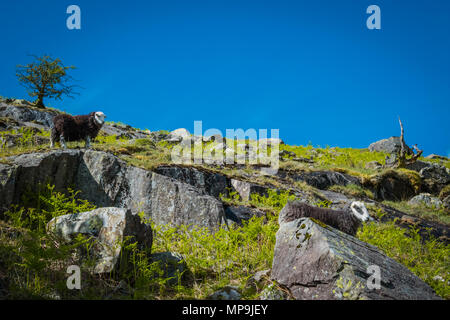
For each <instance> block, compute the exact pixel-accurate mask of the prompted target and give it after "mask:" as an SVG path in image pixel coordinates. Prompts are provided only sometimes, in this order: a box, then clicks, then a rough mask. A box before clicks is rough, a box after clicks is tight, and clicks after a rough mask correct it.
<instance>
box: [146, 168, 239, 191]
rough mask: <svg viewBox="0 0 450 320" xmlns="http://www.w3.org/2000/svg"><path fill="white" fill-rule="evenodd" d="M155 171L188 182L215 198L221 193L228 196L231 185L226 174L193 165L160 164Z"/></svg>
mask: <svg viewBox="0 0 450 320" xmlns="http://www.w3.org/2000/svg"><path fill="white" fill-rule="evenodd" d="M155 172H156V173H159V174H161V175H163V176H167V177H171V178H173V179H175V180H178V181H181V182H183V183H187V184H190V185H192V186H194V187H196V188H197V189H199V190H202V191H204V192H205V193H206V194H209V195H210V196H213V197H216V198H219V197H220V195H221V194H222V195H224V196H228V194H229V188H230V187H231V183H230V179H229V178H227V177H226V176H224V175H221V174H218V173H215V172H210V171H206V170H199V169H197V168H194V167H180V166H160V167H158V168H156V169H155Z"/></svg>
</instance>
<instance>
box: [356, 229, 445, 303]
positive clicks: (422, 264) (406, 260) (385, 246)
mask: <svg viewBox="0 0 450 320" xmlns="http://www.w3.org/2000/svg"><path fill="white" fill-rule="evenodd" d="M357 237H358V238H359V239H360V240H362V241H365V242H367V243H370V244H372V245H374V246H376V247H378V248H380V249H381V250H382V251H383V252H384V253H385V254H386V255H387V256H388V257H391V258H393V259H394V260H396V261H397V262H399V263H401V264H403V265H404V266H406V267H407V268H408V269H409V270H411V272H413V273H414V274H415V275H417V276H418V277H419V278H421V279H422V280H423V281H425V282H426V283H428V284H429V285H430V286H431V287H432V288H433V289H434V290H435V291H436V293H437V294H438V295H440V296H441V297H443V298H445V299H450V286H449V285H448V283H449V281H450V245H445V244H443V243H441V242H438V241H437V240H435V239H432V238H431V239H430V240H427V241H423V239H421V237H420V236H419V233H418V230H409V231H407V230H405V229H403V228H400V227H398V226H396V225H395V223H394V222H393V221H391V222H389V223H380V224H378V223H374V222H372V223H368V224H365V225H364V227H363V228H362V229H360V230H359V231H358V234H357ZM436 276H439V277H441V278H442V279H444V281H440V280H435V279H433V278H434V277H436Z"/></svg>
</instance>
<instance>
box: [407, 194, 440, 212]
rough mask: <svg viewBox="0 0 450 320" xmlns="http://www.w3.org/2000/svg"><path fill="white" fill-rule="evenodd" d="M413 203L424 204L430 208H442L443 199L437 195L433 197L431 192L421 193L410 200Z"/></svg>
mask: <svg viewBox="0 0 450 320" xmlns="http://www.w3.org/2000/svg"><path fill="white" fill-rule="evenodd" d="M408 203H409V204H412V205H423V206H425V207H429V208H435V209H440V208H441V207H442V201H441V200H439V198H437V197H433V196H432V195H431V194H429V193H421V194H419V195H417V196H415V197H413V198H411V199H410V200H409V201H408Z"/></svg>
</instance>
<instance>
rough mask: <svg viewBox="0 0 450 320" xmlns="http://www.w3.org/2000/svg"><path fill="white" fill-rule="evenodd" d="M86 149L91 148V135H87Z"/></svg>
mask: <svg viewBox="0 0 450 320" xmlns="http://www.w3.org/2000/svg"><path fill="white" fill-rule="evenodd" d="M84 147H85V148H86V149H89V148H90V147H91V137H90V136H86V144H85V145H84Z"/></svg>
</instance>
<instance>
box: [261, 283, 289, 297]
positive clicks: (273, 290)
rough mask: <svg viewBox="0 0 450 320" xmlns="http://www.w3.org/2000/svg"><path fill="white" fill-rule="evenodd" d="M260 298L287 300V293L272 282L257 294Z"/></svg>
mask: <svg viewBox="0 0 450 320" xmlns="http://www.w3.org/2000/svg"><path fill="white" fill-rule="evenodd" d="M259 299H260V300H289V295H288V294H287V293H286V292H284V291H283V290H280V289H279V288H277V286H276V285H274V284H273V283H271V284H269V285H268V286H267V287H265V288H264V289H263V290H262V291H261V293H260V294H259Z"/></svg>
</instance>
